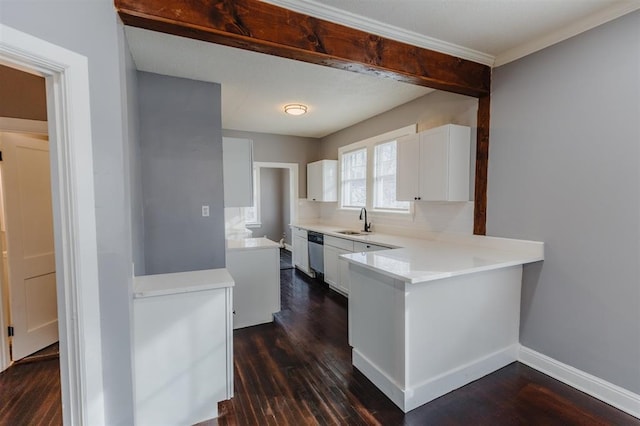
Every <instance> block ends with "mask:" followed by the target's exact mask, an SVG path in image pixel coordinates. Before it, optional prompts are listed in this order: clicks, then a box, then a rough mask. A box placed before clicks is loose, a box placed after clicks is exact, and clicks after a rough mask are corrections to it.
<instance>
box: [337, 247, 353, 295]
mask: <svg viewBox="0 0 640 426" xmlns="http://www.w3.org/2000/svg"><path fill="white" fill-rule="evenodd" d="M341 251H342V253H340V254H344V253H349V252H348V251H346V250H341ZM350 282H351V280H350V279H349V262H347V261H346V260H345V259H342V258H341V257H340V256H338V288H340V289H341V290H342V291H343V292H344V293H345V294H346V295H348V294H349V288H350V287H351V285H350Z"/></svg>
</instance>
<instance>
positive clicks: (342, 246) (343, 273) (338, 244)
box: [324, 235, 354, 295]
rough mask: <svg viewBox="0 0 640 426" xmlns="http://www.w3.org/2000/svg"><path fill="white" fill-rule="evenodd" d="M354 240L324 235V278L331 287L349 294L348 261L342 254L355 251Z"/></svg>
mask: <svg viewBox="0 0 640 426" xmlns="http://www.w3.org/2000/svg"><path fill="white" fill-rule="evenodd" d="M353 246H354V241H352V240H348V239H346V238H336V237H332V236H330V235H325V236H324V280H325V282H326V283H327V284H329V286H330V287H331V288H333V289H334V290H337V291H339V292H340V293H343V294H345V295H348V294H349V274H348V263H347V262H346V261H344V260H342V259H340V255H342V254H346V253H353Z"/></svg>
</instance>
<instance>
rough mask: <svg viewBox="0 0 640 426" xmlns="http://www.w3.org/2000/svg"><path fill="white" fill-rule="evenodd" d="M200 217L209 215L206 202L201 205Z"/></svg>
mask: <svg viewBox="0 0 640 426" xmlns="http://www.w3.org/2000/svg"><path fill="white" fill-rule="evenodd" d="M202 217H209V206H208V205H206V204H205V205H203V206H202Z"/></svg>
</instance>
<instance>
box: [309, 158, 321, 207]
mask: <svg viewBox="0 0 640 426" xmlns="http://www.w3.org/2000/svg"><path fill="white" fill-rule="evenodd" d="M307 199H308V200H311V201H321V200H322V163H320V162H315V163H309V164H307Z"/></svg>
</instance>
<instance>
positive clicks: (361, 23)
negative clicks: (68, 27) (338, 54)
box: [261, 0, 495, 67]
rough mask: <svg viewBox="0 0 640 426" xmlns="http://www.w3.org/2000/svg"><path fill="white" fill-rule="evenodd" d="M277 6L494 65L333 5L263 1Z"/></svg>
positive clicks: (311, 1) (303, 0) (296, 0)
mask: <svg viewBox="0 0 640 426" xmlns="http://www.w3.org/2000/svg"><path fill="white" fill-rule="evenodd" d="M261 1H263V2H265V3H269V4H272V5H275V6H279V7H282V8H285V9H289V10H292V11H294V12H298V13H302V14H305V15H309V16H313V17H315V18H318V19H322V20H325V21H329V22H333V23H336V24H340V25H344V26H347V27H350V28H355V29H358V30H361V31H365V32H368V33H371V34H376V35H379V36H381V37H385V38H389V39H392V40H396V41H400V42H403V43H407V44H410V45H412V46H418V47H422V48H424V49H429V50H433V51H436V52H440V53H446V54H447V55H451V56H455V57H458V58H462V59H466V60H469V61H473V62H477V63H480V64H483V65H488V66H490V67H491V66H493V64H494V61H495V57H494V56H493V55H489V54H487V53H483V52H479V51H477V50H473V49H468V48H466V47H463V46H458V45H457V44H453V43H448V42H446V41H443V40H438V39H436V38H432V37H427V36H425V35H422V34H418V33H416V32H413V31H408V30H405V29H402V28H398V27H395V26H393V25H389V24H385V23H383V22H380V21H376V20H374V19H369V18H366V17H364V16H359V15H356V14H354V13H351V12H347V11H344V10H340V9H338V8H335V7H333V6H327V5H324V4H320V3H318V2H316V1H314V0H261Z"/></svg>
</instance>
